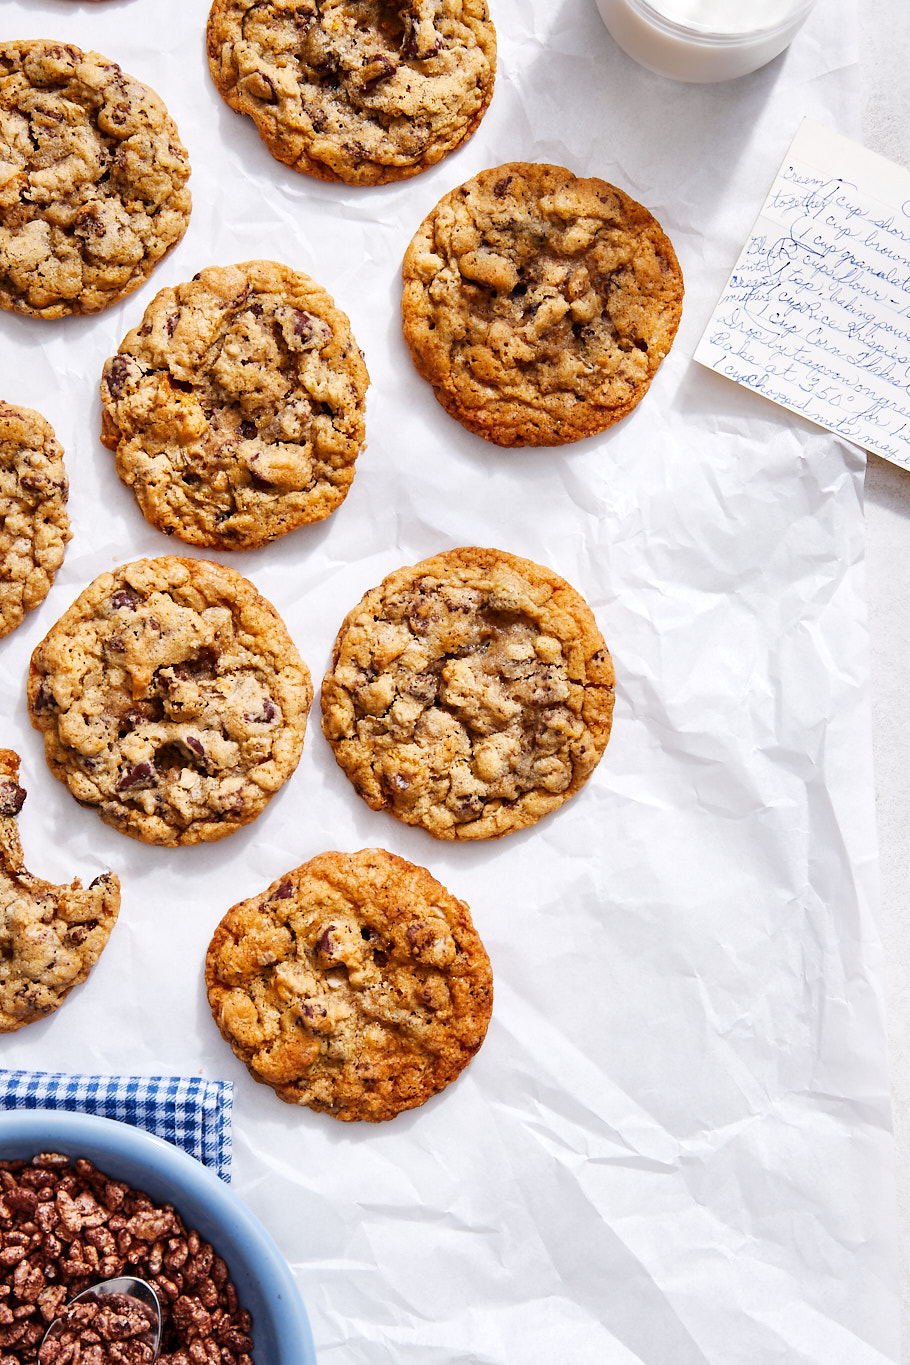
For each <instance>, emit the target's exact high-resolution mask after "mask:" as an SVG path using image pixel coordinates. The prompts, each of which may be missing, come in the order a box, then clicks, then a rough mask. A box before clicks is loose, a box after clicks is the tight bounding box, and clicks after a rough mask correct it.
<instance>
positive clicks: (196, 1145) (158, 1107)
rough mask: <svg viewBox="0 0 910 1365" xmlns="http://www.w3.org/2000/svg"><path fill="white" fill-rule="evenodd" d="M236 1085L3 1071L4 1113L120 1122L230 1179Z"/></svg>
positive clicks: (0, 1101)
mask: <svg viewBox="0 0 910 1365" xmlns="http://www.w3.org/2000/svg"><path fill="white" fill-rule="evenodd" d="M233 1099H234V1091H233V1086H232V1085H231V1084H230V1082H228V1081H207V1080H203V1079H202V1078H201V1077H198V1076H189V1077H184V1076H74V1075H71V1074H69V1073H68V1072H65V1071H0V1109H70V1110H73V1111H76V1112H79V1113H83V1114H99V1115H101V1117H102V1118H108V1119H119V1120H120V1122H121V1123H131V1124H133V1126H134V1127H136V1128H145V1129H146V1130H147V1131H148V1132H150V1133H155V1134H156V1135H157V1136H158V1137H160V1138H164V1139H165V1141H167V1142H172V1143H174V1145H175V1146H176V1147H182V1148H183V1150H184V1151H185V1152H189V1154H190V1156H194V1157H196V1159H197V1161H201V1162H202V1164H203V1165H204V1166H211V1167H213V1168H214V1170H215V1171H216V1172H217V1174H218V1175H220V1176H221V1179H222V1180H225V1181H229V1180H230V1178H231V1107H232V1104H233Z"/></svg>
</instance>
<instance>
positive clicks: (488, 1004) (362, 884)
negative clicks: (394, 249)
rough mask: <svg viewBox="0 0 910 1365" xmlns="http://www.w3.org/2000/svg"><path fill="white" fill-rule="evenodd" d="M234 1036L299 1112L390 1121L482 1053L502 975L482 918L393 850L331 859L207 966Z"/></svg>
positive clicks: (260, 905)
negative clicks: (496, 979)
mask: <svg viewBox="0 0 910 1365" xmlns="http://www.w3.org/2000/svg"><path fill="white" fill-rule="evenodd" d="M205 982H206V989H207V991H208V998H209V1004H210V1005H211V1007H212V1014H213V1016H214V1019H215V1022H216V1023H217V1024H218V1027H219V1028H220V1030H221V1032H222V1035H223V1036H224V1037H225V1038H226V1039H227V1041H228V1042H229V1043H230V1045H231V1047H232V1048H233V1050H234V1052H235V1053H236V1054H237V1056H238V1057H239V1058H240V1059H241V1061H243V1062H244V1063H245V1064H246V1066H247V1067H248V1068H249V1070H250V1072H251V1074H252V1075H253V1076H254V1077H255V1079H256V1080H257V1081H262V1082H264V1083H265V1084H266V1085H270V1086H272V1088H273V1089H274V1090H275V1093H276V1094H277V1095H278V1096H279V1097H280V1098H281V1099H283V1100H285V1101H286V1102H287V1103H288V1104H303V1105H307V1106H309V1108H310V1109H315V1110H317V1111H318V1112H321V1113H326V1114H331V1115H332V1116H333V1117H334V1118H336V1119H343V1120H346V1121H347V1120H353V1119H366V1120H368V1121H370V1122H373V1123H378V1122H380V1121H381V1120H384V1119H391V1118H394V1117H395V1115H396V1114H399V1113H401V1111H402V1110H405V1109H413V1108H415V1107H416V1106H417V1105H421V1104H423V1103H424V1102H425V1101H426V1100H427V1099H429V1097H430V1096H431V1095H434V1094H436V1093H437V1092H438V1091H440V1090H443V1089H444V1088H445V1087H446V1086H447V1085H449V1084H450V1082H451V1081H454V1080H455V1078H456V1076H458V1075H459V1073H460V1072H461V1071H462V1070H463V1069H464V1067H465V1066H466V1065H467V1064H468V1062H469V1061H470V1060H471V1058H472V1057H473V1056H474V1054H475V1053H476V1052H477V1050H478V1048H479V1047H480V1045H481V1043H482V1042H483V1040H484V1036H485V1034H486V1031H487V1025H488V1023H489V1021H490V1014H491V1011H492V1008H493V976H492V972H491V970H490V962H489V958H488V957H487V954H486V950H485V949H484V946H483V944H482V943H481V941H480V937H479V936H478V934H477V931H476V929H475V928H474V926H473V924H472V922H471V915H470V912H469V910H468V907H467V906H466V905H465V904H464V902H463V901H459V900H456V899H455V897H454V896H453V895H451V894H450V892H448V891H447V890H446V889H445V887H444V886H441V885H440V883H439V882H438V881H436V879H435V878H434V877H433V876H431V875H430V873H429V872H428V871H427V870H426V868H423V867H417V866H415V865H414V864H413V863H409V862H405V860H404V859H403V858H399V857H397V856H396V855H395V854H393V853H387V852H386V851H385V850H384V849H381V848H368V849H363V850H362V851H361V852H359V853H323V854H321V855H320V856H319V857H316V858H313V859H311V861H310V862H308V863H304V865H303V866H302V867H298V868H296V869H295V870H294V871H293V872H289V873H288V874H287V875H286V876H285V877H282V878H281V879H280V880H279V881H277V882H274V883H273V884H272V885H271V886H270V887H269V888H268V890H267V891H266V892H265V893H264V894H263V895H261V896H252V897H251V898H250V899H249V900H245V901H241V902H240V904H239V905H235V906H234V907H233V909H231V910H229V911H228V913H227V914H226V915H225V917H224V919H223V920H222V921H221V923H220V924H219V926H218V928H217V929H216V931H215V935H214V937H213V939H212V942H211V945H210V947H209V950H208V954H207V956H206V964H205Z"/></svg>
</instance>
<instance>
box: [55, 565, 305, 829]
mask: <svg viewBox="0 0 910 1365" xmlns="http://www.w3.org/2000/svg"><path fill="white" fill-rule="evenodd" d="M312 695H313V694H312V688H311V686H310V675H309V672H308V671H307V667H306V665H305V664H304V662H303V660H302V659H301V658H300V655H299V654H298V653H297V650H296V648H295V647H294V644H293V641H292V640H291V638H290V636H289V635H288V633H287V630H286V629H285V626H284V623H283V622H282V620H281V618H280V617H279V615H278V613H277V612H276V610H275V608H274V607H273V606H272V605H271V604H270V603H269V602H267V601H266V600H265V598H264V597H261V596H260V595H259V593H258V592H257V591H256V589H255V588H254V587H253V585H252V583H250V582H249V580H248V579H246V578H243V577H242V576H241V575H240V574H239V573H236V572H235V571H234V570H233V569H228V568H225V567H224V565H221V564H214V563H210V562H209V561H207V560H203V559H179V558H176V557H174V556H166V557H164V558H162V559H139V560H136V561H135V562H134V563H132V564H126V565H124V566H122V567H121V568H119V569H116V570H115V571H114V572H113V573H103V574H101V575H100V577H98V578H96V579H95V581H94V582H93V583H91V584H90V585H89V587H87V588H86V589H85V591H84V592H83V593H81V594H80V596H79V597H78V598H77V599H76V601H75V602H74V603H73V605H72V606H71V607H70V608H69V610H68V611H66V612H64V614H63V616H61V618H60V620H59V621H58V622H57V624H56V625H55V626H53V627H52V628H51V630H50V631H49V632H48V634H47V635H46V636H45V638H44V640H42V642H41V644H40V645H39V646H38V647H37V649H36V650H35V652H34V653H33V655H32V660H31V667H30V670H29V678H28V708H29V714H30V716H31V721H32V724H33V725H34V727H35V729H36V730H41V731H42V732H43V734H44V746H45V755H46V758H47V762H48V766H49V767H50V769H51V772H52V773H53V774H54V776H55V777H57V778H59V779H60V781H61V782H64V783H65V784H66V786H67V787H68V788H69V790H70V791H71V792H72V794H73V796H75V797H76V799H77V800H78V801H80V802H81V803H82V804H83V805H85V806H94V807H95V808H96V809H97V810H98V813H99V814H100V816H101V819H102V820H104V821H105V823H106V824H108V825H112V826H113V827H114V829H119V830H121V831H122V832H123V833H124V834H129V835H131V836H132V837H133V838H134V839H141V840H143V841H144V842H145V843H149V844H165V845H175V844H197V843H202V842H209V841H212V840H215V839H223V838H225V837H226V836H227V835H228V834H233V833H234V831H235V830H238V829H240V828H241V826H243V825H246V824H248V823H249V822H250V821H251V820H254V819H255V818H256V816H257V815H259V814H260V812H261V811H262V810H263V808H264V807H265V805H266V804H267V802H268V801H269V800H270V799H271V797H272V796H274V794H275V792H277V791H278V789H279V788H280V787H281V786H282V785H283V783H285V782H286V781H287V779H288V778H289V777H290V776H291V774H292V773H293V771H294V769H295V768H296V766H297V763H298V761H299V759H300V754H301V750H302V748H303V737H304V731H305V729H306V720H307V712H308V710H309V706H310V702H311V700H312Z"/></svg>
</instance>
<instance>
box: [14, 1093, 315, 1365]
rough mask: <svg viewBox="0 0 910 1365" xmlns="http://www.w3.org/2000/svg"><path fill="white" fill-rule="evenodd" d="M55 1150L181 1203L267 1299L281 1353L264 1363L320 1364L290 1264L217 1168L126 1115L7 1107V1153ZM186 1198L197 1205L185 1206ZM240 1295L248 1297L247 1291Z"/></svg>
mask: <svg viewBox="0 0 910 1365" xmlns="http://www.w3.org/2000/svg"><path fill="white" fill-rule="evenodd" d="M51 1151H60V1152H62V1154H63V1155H65V1156H69V1157H71V1158H74V1159H75V1158H78V1157H86V1158H87V1159H88V1160H89V1161H91V1162H92V1163H93V1164H94V1165H96V1166H98V1168H99V1169H100V1170H102V1171H104V1173H105V1174H107V1175H111V1176H112V1177H114V1178H115V1179H118V1180H123V1181H124V1182H126V1183H128V1184H130V1185H132V1186H133V1187H134V1188H136V1189H139V1190H142V1191H143V1192H146V1193H148V1194H149V1196H150V1197H152V1198H154V1199H157V1200H159V1201H160V1202H162V1203H165V1202H166V1203H170V1204H173V1205H174V1207H175V1208H176V1210H177V1212H178V1214H180V1216H181V1218H182V1219H183V1221H184V1222H185V1223H186V1224H187V1226H188V1227H190V1226H195V1227H197V1230H198V1231H199V1232H200V1234H201V1236H203V1237H204V1238H205V1240H206V1241H210V1242H212V1243H214V1245H215V1250H216V1253H217V1254H219V1255H221V1256H223V1258H224V1260H225V1261H227V1263H228V1267H229V1270H230V1274H231V1279H232V1280H233V1281H234V1282H235V1284H236V1283H237V1281H238V1279H241V1280H247V1281H248V1282H249V1285H250V1287H251V1288H252V1289H253V1291H254V1293H255V1295H256V1296H257V1297H258V1298H260V1299H261V1300H262V1303H263V1306H264V1307H265V1308H266V1310H267V1312H268V1313H269V1315H270V1317H271V1319H272V1320H273V1325H274V1333H273V1335H274V1336H275V1337H276V1338H277V1341H276V1343H275V1344H276V1346H277V1352H278V1354H277V1358H275V1359H273V1358H272V1356H271V1352H270V1351H269V1350H268V1349H266V1351H264V1352H263V1360H262V1365H316V1355H315V1349H314V1346H313V1338H312V1332H311V1330H310V1323H309V1319H308V1317H307V1313H306V1308H305V1307H304V1303H303V1299H302V1298H301V1295H300V1291H299V1289H298V1288H297V1284H296V1281H295V1279H294V1276H293V1272H292V1271H291V1268H290V1266H289V1264H288V1262H287V1261H286V1259H285V1257H284V1256H283V1255H282V1253H281V1251H280V1249H279V1247H278V1245H277V1243H276V1242H275V1240H274V1238H273V1237H272V1235H271V1234H270V1233H269V1232H268V1231H267V1229H266V1228H265V1227H264V1225H263V1224H262V1223H261V1222H260V1221H259V1219H258V1218H257V1217H256V1216H255V1214H254V1213H253V1212H252V1211H251V1210H250V1209H248V1208H247V1206H246V1204H244V1202H243V1200H242V1199H241V1198H240V1197H239V1195H237V1194H235V1193H234V1191H233V1190H232V1189H231V1188H230V1187H229V1185H228V1184H227V1182H226V1181H224V1180H222V1179H221V1178H220V1177H219V1176H218V1175H217V1174H216V1173H215V1172H214V1171H213V1170H212V1169H211V1168H210V1167H207V1166H204V1165H203V1164H202V1162H200V1161H198V1160H197V1159H196V1158H195V1157H193V1156H190V1155H189V1153H188V1152H185V1151H184V1150H183V1149H182V1148H180V1147H177V1146H175V1145H174V1144H173V1143H172V1142H168V1141H166V1140H165V1139H164V1138H160V1137H158V1136H157V1135H156V1134H154V1133H150V1132H148V1131H147V1130H146V1129H145V1128H139V1127H136V1126H135V1125H134V1124H130V1123H124V1122H122V1121H121V1120H119V1119H111V1118H106V1117H103V1116H102V1115H100V1114H84V1113H81V1112H75V1111H72V1110H65V1109H39V1108H35V1109H7V1110H0V1159H2V1160H16V1159H18V1158H22V1157H25V1158H26V1159H29V1158H31V1157H33V1156H35V1155H37V1154H38V1153H40V1152H51ZM106 1163H107V1164H106ZM181 1200H183V1201H185V1202H186V1203H188V1204H193V1205H194V1206H195V1207H194V1208H193V1209H192V1210H191V1211H190V1210H187V1211H184V1209H183V1208H182V1207H181ZM200 1215H201V1216H200ZM200 1224H201V1226H200ZM219 1231H221V1232H222V1233H223V1234H224V1235H226V1237H227V1238H228V1239H230V1240H232V1241H234V1242H236V1243H238V1244H239V1245H240V1246H241V1248H242V1251H241V1254H242V1255H243V1256H246V1255H247V1249H250V1248H251V1249H252V1250H253V1252H254V1253H255V1256H256V1258H257V1262H258V1264H257V1266H256V1268H255V1270H254V1269H252V1268H251V1269H250V1270H249V1272H247V1271H246V1268H245V1267H238V1266H237V1264H236V1262H235V1261H234V1260H233V1258H232V1257H230V1256H229V1255H226V1254H225V1250H223V1249H222V1248H221V1247H219V1245H218V1232H219ZM238 1269H241V1270H242V1271H243V1273H242V1274H238V1273H237V1272H238ZM238 1288H239V1287H238ZM239 1293H240V1299H241V1302H242V1303H243V1302H244V1301H245V1296H244V1294H243V1291H242V1290H239ZM247 1297H248V1296H247ZM251 1311H252V1310H251ZM256 1316H257V1314H255V1313H254V1319H255V1318H256ZM254 1331H255V1322H254ZM269 1344H270V1343H266V1345H267V1346H268V1345H269ZM259 1349H260V1350H261V1349H262V1348H261V1347H260V1348H259ZM257 1365H259V1361H258V1360H257Z"/></svg>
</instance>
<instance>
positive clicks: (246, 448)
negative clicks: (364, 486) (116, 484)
mask: <svg viewBox="0 0 910 1365" xmlns="http://www.w3.org/2000/svg"><path fill="white" fill-rule="evenodd" d="M368 384H369V375H368V374H367V369H366V365H365V364H364V362H363V357H362V355H361V353H360V351H359V349H358V347H357V343H356V342H355V340H354V338H353V336H352V334H351V327H350V323H349V322H348V319H347V317H346V316H345V315H344V313H342V312H341V310H340V309H339V308H336V307H335V304H334V303H333V301H332V299H331V298H330V296H329V295H328V294H327V293H326V291H325V290H324V289H322V288H321V287H320V286H319V285H318V284H316V283H314V281H313V280H311V279H310V278H309V276H307V275H303V274H300V273H299V272H298V271H295V270H291V269H289V268H288V267H287V266H284V265H279V264H277V263H276V262H274V261H246V262H245V263H244V264H243V265H236V266H211V267H209V268H208V269H206V270H202V271H200V272H199V274H198V275H196V276H194V278H193V279H192V280H190V281H188V282H187V283H185V284H178V285H176V286H174V287H169V288H167V289H162V290H161V292H160V293H159V294H158V295H157V296H156V297H155V298H154V299H153V300H152V302H151V303H150V304H149V306H148V308H147V309H146V310H145V316H144V317H143V320H142V322H141V324H140V325H139V326H138V327H136V328H134V329H133V331H131V332H130V333H129V334H128V335H127V336H126V338H125V339H124V341H123V344H122V345H121V347H120V350H119V352H118V353H117V355H115V356H112V357H111V358H110V359H109V360H108V361H107V362H106V364H105V366H104V374H103V378H102V381H101V401H102V404H103V409H104V410H103V413H102V427H101V439H102V441H103V442H104V444H105V445H106V446H108V447H109V448H110V449H111V450H114V451H116V453H117V472H118V474H119V475H120V478H121V479H122V480H123V482H124V483H125V484H126V485H127V487H129V488H131V489H132V490H133V493H134V494H135V497H136V500H137V502H138V503H139V506H140V508H141V509H142V512H143V514H144V515H145V517H146V519H147V520H148V521H150V522H151V524H152V525H153V526H157V527H158V529H159V530H161V531H164V532H166V533H167V534H168V535H175V536H177V537H178V538H179V539H180V540H183V541H186V542H187V543H188V544H190V545H204V546H210V547H217V548H219V549H222V550H234V549H250V548H252V547H254V546H260V545H265V544H267V543H268V542H269V541H271V540H274V539H275V538H276V537H277V536H281V535H284V533H285V532H286V531H291V530H294V529H295V528H296V527H298V526H302V525H304V524H305V523H306V522H313V521H320V520H321V519H322V518H323V517H327V516H328V515H329V513H330V512H332V511H333V510H334V509H335V508H336V507H337V506H338V505H339V503H340V502H342V501H343V499H344V497H345V495H346V494H347V491H348V489H349V487H350V485H351V481H352V480H353V478H354V461H355V460H356V459H357V455H358V454H359V452H360V450H361V447H362V446H363V440H364V409H365V401H366V391H367V386H368Z"/></svg>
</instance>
